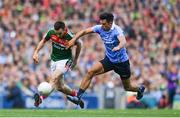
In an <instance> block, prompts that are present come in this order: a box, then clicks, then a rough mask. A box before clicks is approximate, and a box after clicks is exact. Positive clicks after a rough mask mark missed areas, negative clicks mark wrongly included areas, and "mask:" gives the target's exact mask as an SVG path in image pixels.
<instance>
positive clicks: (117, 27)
mask: <svg viewBox="0 0 180 118" xmlns="http://www.w3.org/2000/svg"><path fill="white" fill-rule="evenodd" d="M114 30H115V32H116V35H124V31H123V29H122V28H121V27H120V26H118V25H114Z"/></svg>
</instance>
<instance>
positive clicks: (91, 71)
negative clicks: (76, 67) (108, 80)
mask: <svg viewBox="0 0 180 118" xmlns="http://www.w3.org/2000/svg"><path fill="white" fill-rule="evenodd" d="M87 74H88V76H89V77H93V76H94V75H95V72H94V71H93V70H89V71H88V73H87Z"/></svg>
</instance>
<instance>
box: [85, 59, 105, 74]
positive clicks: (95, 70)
mask: <svg viewBox="0 0 180 118" xmlns="http://www.w3.org/2000/svg"><path fill="white" fill-rule="evenodd" d="M88 73H92V74H93V75H99V74H101V73H104V68H103V65H102V64H101V63H100V62H96V63H95V64H94V65H93V66H92V67H91V68H90V69H89V70H88Z"/></svg>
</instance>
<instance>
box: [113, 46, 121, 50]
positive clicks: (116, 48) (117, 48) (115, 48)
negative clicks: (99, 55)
mask: <svg viewBox="0 0 180 118" xmlns="http://www.w3.org/2000/svg"><path fill="white" fill-rule="evenodd" d="M118 50H120V48H119V46H116V47H114V48H113V49H112V51H118Z"/></svg>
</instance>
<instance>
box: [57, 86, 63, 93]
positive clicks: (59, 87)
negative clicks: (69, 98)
mask: <svg viewBox="0 0 180 118" xmlns="http://www.w3.org/2000/svg"><path fill="white" fill-rule="evenodd" d="M64 89H65V86H64V85H60V86H58V87H57V90H58V91H61V92H63V91H64Z"/></svg>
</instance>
